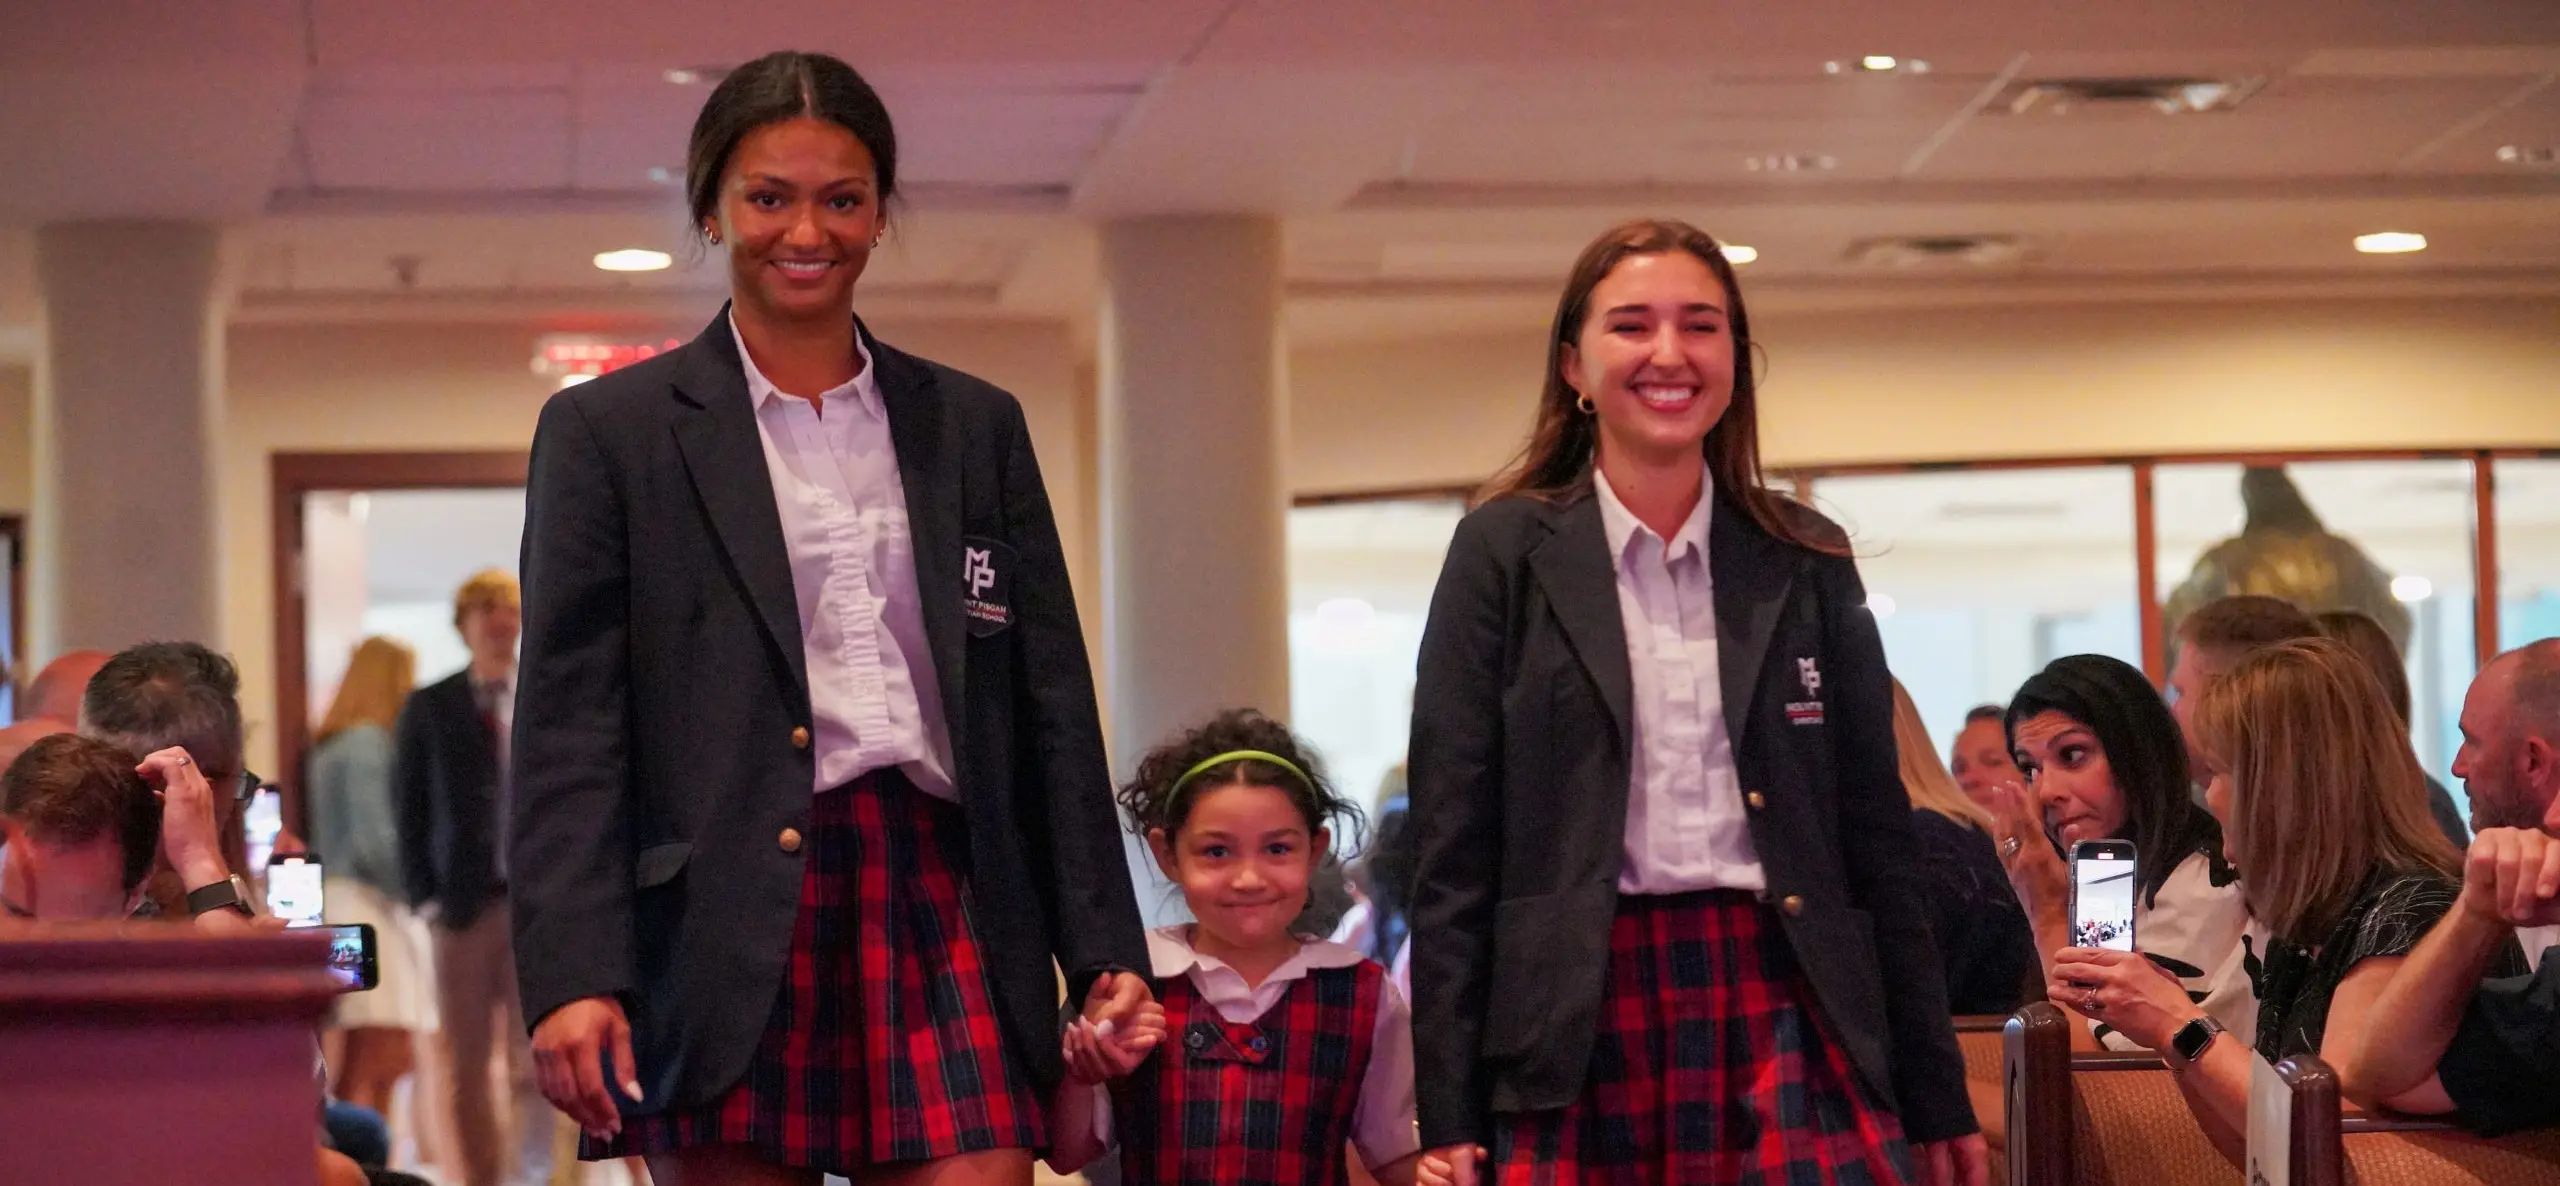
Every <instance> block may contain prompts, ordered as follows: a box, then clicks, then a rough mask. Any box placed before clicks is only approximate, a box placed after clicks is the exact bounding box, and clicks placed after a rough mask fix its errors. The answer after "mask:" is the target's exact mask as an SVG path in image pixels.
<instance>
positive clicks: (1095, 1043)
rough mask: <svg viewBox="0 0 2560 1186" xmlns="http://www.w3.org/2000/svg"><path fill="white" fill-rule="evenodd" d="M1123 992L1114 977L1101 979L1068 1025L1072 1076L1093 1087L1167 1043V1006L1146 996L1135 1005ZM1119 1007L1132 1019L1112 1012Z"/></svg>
mask: <svg viewBox="0 0 2560 1186" xmlns="http://www.w3.org/2000/svg"><path fill="white" fill-rule="evenodd" d="M1118 996H1119V994H1118V993H1116V992H1115V991H1114V988H1113V986H1112V984H1111V983H1110V979H1109V978H1108V977H1105V978H1101V979H1097V980H1095V981H1094V982H1093V989H1092V991H1090V992H1088V993H1086V994H1085V1002H1084V1014H1083V1016H1080V1017H1078V1018H1076V1019H1075V1020H1074V1021H1073V1022H1070V1023H1068V1025H1067V1034H1066V1039H1065V1041H1064V1042H1063V1044H1062V1046H1061V1052H1062V1053H1063V1054H1065V1055H1066V1059H1067V1074H1068V1076H1069V1077H1071V1078H1073V1079H1074V1080H1075V1081H1076V1082H1078V1083H1082V1084H1085V1085H1087V1086H1091V1085H1093V1084H1097V1083H1102V1082H1105V1081H1107V1080H1111V1079H1117V1078H1120V1077H1121V1076H1123V1075H1126V1074H1128V1073H1129V1072H1131V1071H1134V1070H1137V1069H1138V1064H1140V1063H1143V1062H1145V1061H1146V1060H1147V1055H1148V1054H1149V1053H1151V1052H1153V1051H1154V1050H1155V1048H1156V1047H1157V1046H1158V1045H1161V1044H1162V1043H1163V1042H1164V1035H1165V1020H1164V1006H1162V1005H1159V1004H1157V1003H1156V1002H1155V1001H1154V1000H1152V999H1146V1000H1142V1001H1141V1002H1139V1003H1137V1004H1136V1005H1135V1007H1134V1008H1132V1007H1131V1005H1130V1003H1129V1002H1127V1001H1122V1000H1119V999H1117V997H1118ZM1115 1011H1125V1016H1126V1017H1127V1020H1126V1021H1125V1022H1115V1021H1113V1020H1112V1019H1111V1018H1110V1017H1109V1016H1107V1014H1109V1013H1112V1012H1115Z"/></svg>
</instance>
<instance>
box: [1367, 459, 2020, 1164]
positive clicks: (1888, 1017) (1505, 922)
mask: <svg viewBox="0 0 2560 1186" xmlns="http://www.w3.org/2000/svg"><path fill="white" fill-rule="evenodd" d="M1803 513H1804V514H1805V515H1806V516H1808V521H1809V523H1815V525H1817V526H1818V527H1819V528H1820V529H1822V530H1824V531H1828V532H1831V533H1834V534H1836V532H1837V529H1836V528H1833V527H1831V526H1830V525H1829V524H1828V523H1818V516H1813V515H1812V513H1811V512H1809V511H1807V512H1803ZM1707 550H1708V564H1709V571H1710V573H1711V574H1712V576H1713V579H1714V585H1715V617H1716V632H1717V641H1718V644H1719V645H1718V655H1719V657H1720V659H1721V667H1722V675H1723V681H1722V682H1723V691H1724V712H1725V721H1726V726H1727V728H1728V729H1730V730H1731V732H1732V737H1733V746H1734V760H1735V764H1736V766H1737V767H1738V768H1739V772H1740V774H1741V777H1742V783H1743V786H1745V787H1746V788H1749V790H1751V791H1752V792H1755V793H1757V795H1758V798H1757V800H1756V801H1755V802H1754V806H1753V807H1752V809H1751V811H1750V821H1751V839H1752V842H1753V844H1754V845H1755V846H1756V847H1757V849H1758V852H1759V855H1760V861H1761V865H1762V867H1763V868H1764V870H1765V871H1766V873H1767V876H1768V893H1769V896H1770V899H1771V900H1772V901H1775V902H1781V903H1785V902H1790V901H1792V902H1794V903H1795V908H1794V909H1793V910H1789V911H1781V912H1779V919H1780V921H1781V922H1782V923H1783V924H1784V926H1785V930H1786V935H1787V938H1788V940H1789V941H1790V943H1791V945H1792V946H1793V947H1794V949H1795V954H1796V959H1797V962H1798V963H1799V964H1801V965H1802V967H1803V969H1804V974H1805V978H1806V979H1807V980H1808V981H1810V982H1811V984H1812V986H1813V995H1814V999H1815V1003H1816V1004H1817V1005H1818V1006H1819V1007H1820V1008H1821V1010H1822V1011H1823V1015H1824V1016H1825V1017H1827V1018H1828V1019H1829V1020H1830V1022H1831V1030H1832V1032H1833V1033H1834V1034H1836V1035H1837V1036H1838V1040H1839V1041H1840V1043H1841V1045H1842V1046H1843V1047H1845V1048H1846V1049H1847V1052H1848V1056H1849V1060H1850V1062H1851V1063H1852V1064H1853V1065H1854V1066H1855V1067H1856V1068H1857V1071H1858V1075H1859V1078H1860V1079H1861V1080H1863V1081H1864V1083H1865V1085H1866V1086H1867V1087H1868V1088H1869V1089H1871V1090H1872V1091H1873V1092H1874V1094H1875V1096H1876V1098H1877V1099H1879V1100H1880V1101H1882V1102H1884V1103H1885V1104H1886V1105H1888V1106H1892V1107H1895V1108H1896V1110H1897V1111H1898V1112H1899V1113H1900V1114H1901V1117H1902V1121H1903V1126H1904V1128H1905V1130H1906V1131H1907V1132H1908V1134H1909V1136H1910V1137H1911V1139H1912V1140H1914V1141H1929V1140H1941V1139H1945V1138H1947V1137H1952V1136H1959V1135H1962V1134H1965V1133H1970V1132H1973V1131H1975V1124H1974V1117H1973V1109H1972V1106H1971V1104H1970V1103H1968V1102H1967V1099H1966V1096H1965V1088H1964V1061H1963V1058H1962V1056H1961V1055H1959V1054H1958V1052H1957V1050H1956V1042H1955V1033H1954V1030H1953V1027H1952V1026H1951V1025H1950V1023H1949V1018H1948V1013H1947V1003H1946V1002H1947V995H1946V985H1945V982H1944V980H1943V979H1942V977H1941V975H1940V967H1939V961H1938V956H1937V952H1936V949H1935V947H1934V946H1933V945H1932V943H1931V941H1930V937H1929V931H1928V926H1927V923H1926V922H1925V920H1924V918H1923V915H1922V908H1921V900H1920V895H1919V894H1918V893H1917V892H1915V890H1916V882H1915V880H1914V877H1913V866H1912V863H1911V862H1912V859H1913V857H1912V834H1911V803H1910V800H1909V798H1908V797H1907V796H1906V795H1905V793H1904V791H1903V789H1902V780H1901V775H1900V772H1899V770H1898V768H1897V765H1896V761H1895V751H1894V743H1893V696H1892V689H1891V685H1890V684H1889V683H1888V676H1887V673H1886V671H1885V663H1884V648H1883V645H1882V644H1881V642H1880V641H1879V640H1878V639H1877V636H1876V628H1875V621H1874V619H1873V618H1871V617H1870V616H1869V615H1868V614H1867V611H1866V609H1865V608H1864V607H1865V603H1866V595H1865V591H1864V589H1863V588H1862V587H1861V586H1860V584H1859V581H1858V570H1857V566H1856V565H1855V564H1854V563H1852V562H1850V561H1848V560H1845V559H1837V558H1832V557H1826V556H1822V555H1818V554H1816V553H1814V552H1811V551H1808V550H1806V549H1803V548H1799V547H1795V546H1792V545H1789V544H1786V543H1782V542H1780V541H1779V540H1777V539H1775V538H1774V537H1772V536H1770V535H1769V534H1768V533H1766V532H1764V531H1762V530H1761V529H1760V528H1759V527H1758V526H1757V525H1755V524H1754V523H1753V522H1752V521H1751V520H1750V518H1749V517H1748V516H1747V515H1746V514H1745V513H1744V512H1743V510H1742V509H1741V508H1740V507H1739V506H1737V505H1736V504H1734V503H1733V502H1731V501H1730V500H1724V499H1719V501H1718V503H1717V505H1716V507H1715V511H1714V516H1713V522H1712V525H1711V526H1710V528H1709V530H1708V545H1707ZM1807 662H1810V663H1811V664H1812V665H1813V668H1812V672H1811V673H1808V671H1807V669H1806V668H1805V666H1804V664H1805V663H1807ZM1815 679H1818V681H1819V682H1818V685H1813V684H1812V681H1813V680H1815ZM1809 685H1810V686H1809ZM1633 697H1634V692H1633V678H1632V676H1631V675H1630V674H1629V671H1628V666H1627V644H1626V631H1625V627H1624V625H1623V624H1622V623H1621V621H1620V620H1619V611H1618V593H1617V583H1616V569H1615V566H1614V565H1613V564H1612V563H1611V559H1610V555H1609V547H1608V539H1607V535H1606V533H1605V531H1604V530H1603V529H1602V527H1601V521H1600V506H1599V502H1598V500H1597V499H1596V497H1594V495H1593V494H1592V492H1591V490H1590V488H1589V485H1588V483H1585V484H1584V485H1583V487H1582V488H1581V489H1579V490H1577V491H1575V492H1573V493H1571V494H1568V495H1566V496H1563V497H1561V498H1559V499H1558V500H1556V501H1554V502H1552V503H1549V502H1540V501H1537V500H1533V499H1529V498H1522V497H1512V498H1504V499H1499V500H1496V501H1494V502H1492V503H1489V504H1487V505H1485V506H1483V507H1481V508H1478V509H1477V510H1476V511H1475V512H1474V513H1472V514H1470V515H1468V516H1467V517H1466V519H1465V520H1464V521H1463V522H1461V523H1460V524H1459V525H1458V531H1457V536H1456V538H1455V539H1454V540H1452V541H1451V543H1450V547H1449V557H1448V561H1447V564H1446V566H1445V567H1444V568H1443V569H1442V570H1441V574H1440V585H1439V589H1438V591H1437V592H1435V593H1434V594H1433V596H1432V600H1431V618H1430V622H1429V624H1428V625H1427V626H1426V627H1425V628H1424V630H1423V637H1422V654H1421V660H1420V665H1419V670H1418V672H1417V680H1416V683H1415V687H1414V706H1413V741H1412V750H1411V755H1410V762H1411V775H1412V799H1413V807H1412V811H1413V815H1412V824H1411V826H1412V827H1413V828H1414V830H1415V832H1416V833H1417V839H1418V844H1419V851H1420V858H1419V860H1420V868H1419V873H1418V876H1417V878H1416V882H1417V888H1416V892H1415V894H1414V898H1413V907H1412V916H1413V995H1414V1017H1413V1042H1414V1054H1415V1069H1414V1081H1415V1088H1416V1093H1417V1095H1418V1097H1419V1102H1420V1106H1421V1119H1422V1143H1423V1144H1424V1145H1425V1146H1426V1147H1437V1146H1441V1145H1449V1144H1457V1143H1461V1142H1481V1141H1484V1140H1485V1139H1486V1138H1487V1137H1488V1136H1490V1135H1491V1134H1490V1132H1489V1131H1488V1129H1489V1127H1490V1114H1491V1113H1494V1112H1506V1113H1507V1112H1527V1111H1537V1110H1542V1109H1547V1108H1557V1107H1562V1106H1564V1105H1566V1104H1569V1103H1571V1102H1572V1101H1573V1100H1574V1099H1575V1098H1576V1097H1577V1096H1578V1095H1580V1094H1581V1091H1582V1087H1583V1084H1584V1080H1585V1078H1586V1077H1587V1075H1588V1073H1589V1070H1590V1058H1591V1043H1592V1034H1593V1031H1594V1029H1595V1027H1596V1025H1597V1023H1598V1018H1599V1010H1600V1006H1601V998H1602V995H1603V987H1604V975H1605V972H1606V969H1607V965H1608V951H1609V927H1610V919H1611V917H1612V915H1613V914H1614V913H1615V911H1616V909H1617V899H1618V891H1617V880H1618V873H1619V869H1620V865H1621V863H1622V860H1623V846H1624V832H1625V829H1626V815H1627V793H1628V761H1629V758H1628V755H1629V752H1630V739H1631V712H1632V708H1631V701H1632V699H1633ZM1816 700H1819V701H1821V702H1822V704H1823V708H1822V711H1821V714H1820V720H1819V722H1818V723H1816V722H1813V721H1806V722H1805V723H1794V722H1791V720H1790V718H1789V713H1788V711H1787V709H1788V705H1789V704H1791V703H1794V704H1804V703H1806V702H1810V701H1816ZM1804 715H1808V716H1809V715H1811V714H1809V713H1808V714H1804Z"/></svg>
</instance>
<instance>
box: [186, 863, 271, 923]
mask: <svg viewBox="0 0 2560 1186" xmlns="http://www.w3.org/2000/svg"><path fill="white" fill-rule="evenodd" d="M225 907H229V908H230V909H233V910H237V911H239V912H240V913H241V914H242V915H243V916H245V917H252V918H254V917H256V916H257V913H258V912H257V911H256V910H253V909H251V908H250V906H249V883H248V882H245V881H242V880H240V875H239V874H237V873H234V874H232V875H231V876H229V877H226V878H223V879H222V880H220V881H217V882H214V883H213V884H212V885H208V886H204V887H202V888H200V889H191V890H188V891H187V913H189V914H207V913H211V912H212V911H216V910H220V909H223V908H225Z"/></svg>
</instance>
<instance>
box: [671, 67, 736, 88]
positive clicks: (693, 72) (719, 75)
mask: <svg viewBox="0 0 2560 1186" xmlns="http://www.w3.org/2000/svg"><path fill="white" fill-rule="evenodd" d="M728 76H729V68H728V67H726V66H678V67H676V68H674V69H672V70H668V71H666V72H664V73H662V74H660V75H658V77H660V78H663V79H666V80H667V81H668V82H671V83H674V84H675V85H677V86H695V85H698V84H700V83H706V82H718V81H720V80H721V79H723V78H727V77H728Z"/></svg>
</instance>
